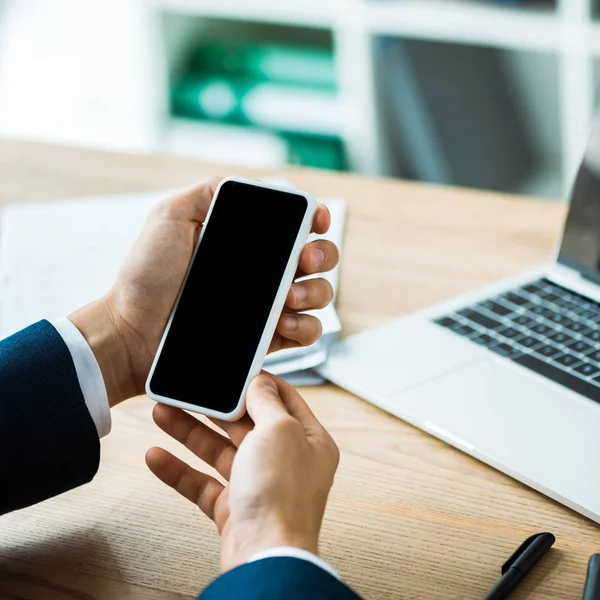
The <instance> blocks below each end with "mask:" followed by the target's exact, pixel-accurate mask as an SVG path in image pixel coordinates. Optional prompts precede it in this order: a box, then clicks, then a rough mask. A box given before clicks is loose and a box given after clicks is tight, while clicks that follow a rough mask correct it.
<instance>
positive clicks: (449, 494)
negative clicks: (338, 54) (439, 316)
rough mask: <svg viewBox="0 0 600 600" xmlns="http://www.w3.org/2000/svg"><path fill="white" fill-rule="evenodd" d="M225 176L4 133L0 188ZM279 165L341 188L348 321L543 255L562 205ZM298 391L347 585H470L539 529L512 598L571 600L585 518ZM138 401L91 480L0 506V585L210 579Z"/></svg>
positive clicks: (210, 533)
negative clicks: (539, 555)
mask: <svg viewBox="0 0 600 600" xmlns="http://www.w3.org/2000/svg"><path fill="white" fill-rule="evenodd" d="M233 171H234V172H236V173H238V174H242V175H243V174H246V175H248V174H250V175H252V174H254V175H257V174H258V173H256V172H248V171H244V170H243V169H234V170H233ZM229 172H230V170H229V169H223V168H222V167H213V166H209V165H205V164H199V163H195V162H191V161H185V160H176V159H170V158H161V157H142V156H127V155H121V154H111V153H101V152H93V151H88V150H79V149H70V148H58V147H52V146H43V145H34V144H29V143H15V142H8V141H4V142H0V201H2V202H7V201H17V200H31V199H45V198H59V197H70V196H85V195H92V194H105V193H111V192H115V193H116V192H134V191H142V190H152V189H160V188H161V187H162V188H167V187H171V186H181V185H187V184H191V183H192V182H194V181H196V180H199V179H202V178H204V177H206V176H208V175H209V174H229ZM287 175H289V177H290V178H291V179H292V180H293V181H295V182H296V183H297V185H299V186H300V187H303V188H306V189H308V190H310V191H312V192H314V193H316V194H318V195H324V196H327V195H329V196H332V195H339V196H343V197H345V198H347V200H348V202H349V222H348V228H347V236H346V248H345V252H344V259H343V267H342V278H341V289H340V294H339V311H340V313H341V317H342V321H343V323H344V331H345V333H346V334H348V333H351V332H355V331H359V330H361V329H364V328H366V327H369V326H372V325H375V324H377V323H379V322H382V321H385V320H387V319H390V318H393V317H397V316H400V315H403V314H405V313H408V312H409V311H412V310H414V309H417V308H420V307H422V306H424V305H426V304H429V303H432V302H435V301H437V300H441V299H442V298H445V297H447V296H450V295H453V294H456V293H459V292H463V291H466V290H468V289H470V288H473V287H475V286H478V285H480V284H483V283H486V282H489V281H492V280H494V279H496V278H498V277H501V276H504V275H507V274H509V273H512V272H514V271H516V270H518V269H521V268H523V267H527V266H529V265H532V264H535V263H538V262H541V261H544V260H546V259H547V258H548V256H549V255H550V252H551V249H552V245H553V240H554V238H555V235H556V234H557V232H558V231H559V229H560V226H561V223H562V220H563V218H564V207H562V206H558V205H555V204H550V203H538V202H534V201H531V200H525V199H520V200H519V199H513V198H508V197H506V196H501V195H496V194H489V193H479V192H472V191H464V190H456V189H447V188H439V187H429V186H425V185H417V184H408V183H401V182H396V181H382V180H375V179H365V178H359V177H353V176H342V175H331V174H326V173H319V172H314V171H300V170H290V171H289V173H287ZM304 393H305V396H306V398H307V399H308V401H309V402H310V404H311V406H312V407H313V409H314V410H315V411H316V413H317V414H318V416H319V417H320V418H321V420H322V421H323V422H324V424H325V425H326V426H327V427H328V428H329V430H330V431H331V432H332V433H333V435H334V437H335V439H336V440H337V442H338V443H339V445H340V447H341V450H342V461H341V465H340V469H339V473H338V476H337V479H336V483H335V486H334V489H333V491H332V494H331V501H330V504H329V508H328V512H327V516H326V521H325V526H324V531H323V537H322V550H323V555H324V557H325V558H326V559H327V560H329V561H330V562H331V563H332V564H333V565H334V566H335V567H336V568H337V569H339V571H340V572H341V573H342V575H343V577H344V579H345V580H346V581H347V582H349V583H350V584H351V585H353V586H354V587H355V588H356V589H357V590H358V591H359V592H360V593H362V594H364V595H365V596H366V597H367V598H372V599H375V600H386V599H390V600H391V599H394V600H396V599H399V598H406V599H408V598H424V599H427V600H432V599H436V598H439V599H444V600H451V599H457V600H458V599H460V600H463V599H469V598H474V599H475V598H480V597H481V596H482V594H483V593H484V592H485V591H486V589H487V588H488V587H489V586H490V585H491V584H492V583H493V582H494V581H495V580H496V578H497V576H498V574H499V570H500V565H501V563H502V562H503V559H504V558H506V557H508V555H509V553H511V552H512V551H513V550H514V549H515V547H516V546H517V545H518V543H520V542H521V541H522V540H523V539H524V538H525V537H526V536H527V535H529V534H530V533H532V532H537V531H541V530H550V531H552V532H554V533H555V534H556V535H557V538H558V543H557V545H556V549H555V550H553V551H552V553H551V554H550V555H549V557H548V558H547V559H546V560H544V562H543V563H542V565H540V568H538V569H537V570H536V571H535V573H534V574H532V576H531V577H530V579H529V580H528V581H526V583H525V584H524V585H523V586H522V589H521V590H520V591H519V593H517V594H515V596H514V598H515V600H518V599H524V598H528V599H538V598H553V599H557V600H558V599H561V600H562V599H565V598H580V597H581V592H582V587H583V581H584V576H585V570H586V564H587V558H588V556H589V555H590V554H591V553H593V552H595V551H600V535H599V534H600V530H599V529H598V527H597V526H596V525H594V524H593V523H591V522H590V521H588V520H586V519H584V518H583V517H580V516H579V515H577V514H575V513H573V512H571V511H570V510H568V509H566V508H564V507H562V506H560V505H558V504H556V503H554V502H552V501H550V500H548V499H547V498H545V497H543V496H541V495H540V494H538V493H536V492H533V491H531V490H529V489H528V488H526V487H525V486H523V485H520V484H518V483H515V482H514V481H512V480H511V479H509V478H508V477H506V476H504V475H502V474H500V473H497V472H496V471H494V470H493V469H491V468H489V467H487V466H485V465H483V464H480V463H478V462H477V461H475V460H474V459H472V458H469V457H467V456H465V455H463V454H461V453H460V452H458V451H457V450H454V449H452V448H450V447H449V446H446V445H445V444H443V443H442V442H439V441H437V440H436V439H434V438H432V437H430V436H428V435H426V434H424V433H423V432H421V431H419V430H417V429H414V428H413V427H410V426H409V425H407V424H405V423H403V422H401V421H399V420H397V419H395V418H392V417H390V416H388V415H387V414H385V413H383V412H381V411H379V410H377V409H376V408H373V407H372V406H370V405H369V404H367V403H366V402H363V401H361V400H359V399H358V398H356V397H354V396H352V395H350V394H348V393H346V392H343V391H341V390H339V389H337V388H335V387H333V386H325V387H321V388H318V389H306V390H305V392H304ZM150 407H151V405H150V402H149V401H148V400H146V399H139V400H134V401H132V402H131V403H129V404H128V405H125V406H122V407H119V409H117V410H116V411H115V412H114V422H113V432H112V433H111V435H110V436H109V437H108V438H107V439H105V440H104V441H103V444H102V445H103V462H102V467H101V469H100V473H99V474H98V477H97V478H96V479H95V481H94V482H93V483H92V484H90V485H88V486H85V487H84V488H81V489H78V490H75V491H73V492H70V493H68V494H66V495H65V496H63V497H61V498H57V499H54V500H52V501H49V502H46V503H45V504H43V505H40V506H36V507H32V508H30V509H28V510H25V511H21V512H19V513H16V514H11V515H8V516H5V517H3V518H2V520H1V521H0V599H2V600H6V599H8V598H11V599H14V598H19V599H24V600H42V599H43V600H47V599H50V598H51V599H52V600H74V599H84V598H85V599H94V600H109V599H110V600H113V599H116V598H119V599H120V600H125V599H130V600H142V599H144V600H174V599H190V598H193V597H194V596H195V594H196V593H197V592H198V591H199V590H200V589H201V588H202V587H203V586H204V585H206V584H207V583H208V582H209V581H210V580H211V579H212V578H213V577H215V576H216V575H217V573H218V558H217V555H218V542H217V535H216V533H215V531H214V528H213V526H212V524H211V523H209V522H208V521H207V520H206V519H205V518H204V517H203V516H202V515H201V514H200V513H199V511H197V510H196V509H195V508H194V507H193V506H192V505H190V504H188V503H187V502H185V501H184V500H183V499H181V498H180V497H178V496H177V495H176V494H174V493H173V492H171V490H169V489H167V488H166V487H164V486H163V485H162V484H160V483H159V482H158V481H156V480H155V479H154V478H153V476H152V475H151V474H150V473H149V472H148V471H147V470H146V468H145V466H144V464H143V455H144V451H145V450H146V449H147V448H148V447H149V446H151V445H154V444H160V443H163V444H164V443H165V442H166V440H165V438H164V436H163V435H162V434H161V433H160V432H158V431H156V430H155V428H154V427H153V426H152V424H151V422H150ZM599 435H600V432H599ZM167 445H168V446H169V447H173V445H172V444H167ZM599 476H600V474H599ZM149 538H158V540H159V542H158V543H152V544H149V543H148V539H149Z"/></svg>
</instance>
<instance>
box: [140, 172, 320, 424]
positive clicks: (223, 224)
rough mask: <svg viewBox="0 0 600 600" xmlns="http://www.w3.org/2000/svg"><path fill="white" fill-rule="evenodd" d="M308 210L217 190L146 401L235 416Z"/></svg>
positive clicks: (243, 191)
mask: <svg viewBox="0 0 600 600" xmlns="http://www.w3.org/2000/svg"><path fill="white" fill-rule="evenodd" d="M316 208H317V204H316V202H315V200H314V199H313V198H312V197H311V196H310V195H309V194H306V193H304V192H300V191H296V190H291V189H287V188H284V187H280V186H277V185H271V184H268V183H263V182H260V181H252V180H247V179H240V178H237V177H230V178H228V179H225V180H223V181H222V182H221V184H220V185H219V187H218V188H217V190H216V192H215V196H214V198H213V201H212V204H211V206H210V209H209V211H208V215H207V217H206V220H205V222H204V226H203V227H202V231H201V233H200V238H199V240H198V244H197V246H196V249H195V251H194V254H193V256H192V260H191V262H190V266H189V268H188V272H187V274H186V276H185V279H184V282H183V285H182V287H181V290H180V292H179V296H178V298H177V301H176V303H175V306H174V308H173V312H172V313H171V317H170V318H169V322H168V324H167V327H166V329H165V332H164V335H163V338H162V341H161V343H160V346H159V348H158V352H157V354H156V357H155V359H154V363H153V365H152V369H151V370H150V374H149V375H148V380H147V381H146V393H147V394H148V396H150V398H152V399H154V400H156V401H158V402H163V403H165V404H170V405H172V406H178V407H180V408H184V409H186V410H190V411H194V412H198V413H202V414H205V415H207V416H209V417H213V418H217V419H222V420H226V421H235V420H236V419H239V418H240V417H242V416H243V414H244V412H245V409H246V406H245V397H246V391H247V389H248V386H249V384H250V382H251V380H252V379H253V378H254V377H255V376H256V375H258V373H259V372H260V370H261V368H262V364H263V361H264V359H265V356H266V354H267V351H268V349H269V344H270V343H271V339H272V338H273V335H274V333H275V328H276V326H277V322H278V320H279V317H280V315H281V311H282V310H283V306H284V304H285V299H286V297H287V294H288V291H289V289H290V286H291V285H292V282H293V280H294V276H295V273H296V270H297V268H298V261H299V259H300V253H301V251H302V248H303V247H304V245H305V243H306V241H307V239H308V236H309V234H310V230H311V226H312V221H313V217H314V214H315V210H316Z"/></svg>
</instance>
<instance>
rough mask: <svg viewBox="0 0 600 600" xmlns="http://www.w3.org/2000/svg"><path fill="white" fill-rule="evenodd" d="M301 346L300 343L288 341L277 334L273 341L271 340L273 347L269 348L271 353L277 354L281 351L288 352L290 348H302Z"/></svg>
mask: <svg viewBox="0 0 600 600" xmlns="http://www.w3.org/2000/svg"><path fill="white" fill-rule="evenodd" d="M300 347H301V344H299V343H298V342H294V341H293V340H288V339H287V338H285V337H283V336H282V335H281V334H280V333H277V332H275V335H274V336H273V339H272V340H271V345H270V346H269V352H277V351H279V350H287V349H288V348H300Z"/></svg>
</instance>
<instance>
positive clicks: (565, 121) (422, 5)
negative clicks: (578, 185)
mask: <svg viewBox="0 0 600 600" xmlns="http://www.w3.org/2000/svg"><path fill="white" fill-rule="evenodd" d="M2 3H4V4H5V5H6V6H7V7H8V10H7V11H6V13H7V14H8V13H19V14H20V13H22V20H21V19H17V20H15V18H14V14H12V21H11V30H10V31H9V32H8V33H9V34H10V35H6V33H5V32H4V31H3V32H2V33H3V36H2V45H1V46H0V67H2V68H0V109H1V110H0V117H1V118H0V129H4V130H7V128H8V129H10V131H11V132H12V134H13V135H17V136H18V135H21V134H22V135H31V136H34V135H47V136H48V135H51V136H54V135H55V134H58V133H60V132H62V134H63V135H67V137H68V138H69V141H71V142H75V143H76V142H77V141H78V139H79V138H81V142H86V143H90V144H94V143H96V142H97V145H102V146H107V145H112V146H113V147H114V146H117V145H118V144H121V145H125V146H127V147H129V146H131V147H135V148H138V147H139V146H144V147H143V148H140V149H145V150H149V151H153V150H156V149H159V150H160V146H157V144H158V143H159V142H157V140H161V139H162V140H163V141H164V140H165V135H164V134H165V115H166V114H167V112H168V106H167V104H168V103H167V98H168V91H167V86H168V76H167V75H168V74H169V73H172V72H173V70H172V67H173V64H171V63H170V60H172V59H173V57H178V56H182V55H184V54H185V52H186V50H187V49H188V48H187V47H186V45H185V44H186V43H187V42H189V44H188V46H189V47H191V45H193V44H194V43H196V41H197V39H198V37H199V36H200V35H202V34H203V33H205V32H206V31H207V30H210V29H211V28H212V27H213V26H215V27H216V28H215V30H214V33H217V34H218V32H220V31H221V30H223V31H227V30H228V28H229V27H230V25H231V26H232V28H231V30H232V31H233V32H238V31H239V32H241V33H243V32H244V31H245V29H246V27H245V23H248V24H250V26H253V25H259V26H260V24H263V23H264V24H265V25H281V26H290V27H299V28H307V29H313V28H314V29H318V30H322V32H320V33H318V34H317V37H318V36H321V38H322V39H327V40H331V42H332V43H333V48H334V50H335V54H336V69H337V79H338V83H339V91H340V102H341V105H340V117H341V118H342V120H343V128H342V132H343V137H344V140H345V142H346V144H347V147H348V153H349V157H350V161H351V165H352V167H353V168H354V169H355V170H357V171H361V172H366V173H372V174H381V173H386V163H387V158H388V155H389V151H388V145H387V144H386V140H387V136H388V134H387V132H386V130H385V124H382V123H380V121H379V119H380V113H379V104H378V102H377V82H376V81H375V72H374V71H375V70H374V63H375V60H374V53H373V46H374V45H373V44H372V41H373V39H374V38H376V37H377V36H391V37H403V38H410V39H418V40H422V41H424V42H446V43H452V44H460V45H466V46H473V50H472V52H473V53H477V52H478V50H477V48H476V47H477V46H486V47H492V48H498V49H500V50H506V51H508V52H507V53H506V54H505V56H506V57H507V63H511V62H514V61H513V59H515V60H516V61H517V62H521V63H523V64H525V63H527V64H529V65H530V64H534V63H535V62H536V60H537V56H536V55H537V54H538V53H539V54H541V55H544V57H545V58H550V59H551V60H552V61H553V62H554V64H555V65H556V69H555V71H554V72H553V73H552V76H551V77H549V76H548V77H547V76H546V75H545V74H544V73H542V70H541V69H540V70H539V72H538V70H537V68H536V67H535V65H534V67H533V68H530V67H527V68H524V69H523V70H522V73H524V75H523V76H521V77H520V79H519V81H518V83H517V84H516V88H517V90H518V91H519V94H520V96H521V99H520V102H521V103H522V104H523V106H525V105H529V114H530V115H531V114H534V115H538V116H539V118H537V120H536V119H531V121H532V129H533V132H534V138H535V144H536V147H539V148H540V149H541V152H540V155H541V156H542V157H548V156H551V157H552V158H551V160H558V161H559V162H560V168H556V169H545V168H544V169H542V171H541V172H540V173H537V174H535V176H534V181H533V183H532V185H530V186H525V187H528V189H530V190H532V191H534V192H535V191H536V190H538V191H537V192H535V193H541V194H542V195H548V192H544V190H550V191H552V190H557V189H559V188H561V189H562V190H563V193H564V191H565V190H566V189H567V188H568V183H569V182H570V181H571V180H572V177H573V175H574V172H575V170H576V168H577V166H578V164H579V161H580V159H581V155H582V152H583V147H584V144H585V139H586V137H587V131H588V127H589V122H590V121H591V116H592V107H593V102H592V99H593V97H594V95H595V92H596V85H597V84H600V19H598V20H594V19H593V18H592V10H591V9H592V4H593V0H556V2H555V3H553V2H550V1H548V2H537V1H536V2H534V3H532V4H528V3H515V4H509V3H494V2H491V1H490V0H300V1H299V2H290V1H286V0H105V1H104V2H102V3H94V8H93V9H91V8H90V7H89V6H88V4H89V3H82V2H81V0H52V2H49V0H35V2H34V1H33V0H32V1H31V2H29V3H25V2H22V0H0V5H2ZM554 4H555V5H556V6H554ZM84 5H85V6H84ZM41 7H43V8H41ZM28 12H29V13H31V14H28ZM65 15H66V16H68V20H67V21H66V20H65ZM163 15H169V18H166V19H165V18H163ZM171 17H173V18H171ZM188 17H189V18H188ZM32 20H33V21H35V23H34V24H32V23H31V21H32ZM213 20H214V21H219V20H222V21H230V22H231V23H224V24H223V26H221V24H219V23H218V22H217V23H216V24H215V23H214V22H213ZM234 21H235V22H237V23H236V24H235V25H233V22H234ZM66 22H68V27H67V26H65V23H66ZM167 30H168V31H167ZM17 33H18V35H17ZM283 33H284V35H285V30H283ZM236 34H237V33H236ZM277 35H280V32H278V33H277ZM301 35H304V34H303V33H301ZM309 35H312V34H311V33H310V32H309ZM13 38H14V39H13ZM109 38H110V44H109V45H108V46H107V45H106V44H104V43H103V40H106V39H109ZM166 38H168V40H166ZM7 48H9V49H10V54H11V56H10V57H8V54H9V53H8V52H7ZM72 48H77V52H76V53H73V51H72ZM107 49H108V50H107ZM5 60H6V61H7V62H6V63H5V62H4V61H5ZM542 62H544V61H542ZM540 64H541V63H540ZM52 69H54V71H53V70H52ZM57 69H58V70H57ZM40 74H41V75H40ZM40 77H41V79H40ZM50 80H52V81H51V84H52V85H46V86H45V87H44V86H42V87H44V102H43V103H42V104H39V102H38V103H37V105H36V106H37V110H36V111H33V112H32V114H31V116H30V115H29V111H30V109H29V106H30V105H32V104H33V103H34V101H35V98H36V97H37V96H36V95H35V93H32V90H38V89H39V81H42V82H46V81H50ZM57 82H58V83H57ZM459 83H460V82H457V84H459ZM532 90H533V92H536V93H532ZM67 92H68V93H67ZM66 96H68V97H66ZM32 98H33V100H32ZM527 98H530V99H531V98H532V99H533V101H528V100H527ZM549 98H555V99H558V105H559V109H555V108H554V106H552V107H551V108H552V110H547V108H548V105H549V102H548V99H549ZM531 106H533V112H532V109H531ZM25 113H27V114H25ZM556 113H558V114H556ZM534 121H535V122H534ZM123 123H126V124H127V127H124V126H123V125H122V124H123ZM67 125H68V126H69V127H68V128H67ZM180 125H181V127H180ZM189 131H191V130H189ZM189 131H188V128H187V127H184V126H183V124H181V123H180V124H179V125H178V124H175V126H174V127H173V128H172V130H171V133H170V136H171V137H170V140H171V143H173V144H174V146H175V147H177V148H186V150H185V152H191V153H196V152H200V151H203V145H202V146H201V147H200V150H197V149H196V146H195V139H194V138H193V136H188V133H189ZM65 132H67V133H66V134H65ZM535 132H538V133H539V132H542V134H543V133H548V132H550V133H551V135H542V134H540V135H535ZM186 136H188V137H186ZM53 139H54V137H53ZM223 139H225V137H223ZM558 139H560V142H558V141H557V140H558ZM261 143H263V145H264V147H265V148H267V147H271V146H269V144H270V142H269V140H267V138H264V139H263V140H262V142H261ZM559 145H560V147H557V146H559ZM272 149H273V154H272V156H278V151H277V149H276V146H275V145H273V146H272ZM177 151H178V150H177ZM266 154H268V152H266ZM557 155H558V158H556V157H557ZM273 160H275V159H273ZM277 160H279V159H277ZM547 162H548V161H547ZM388 170H389V169H388ZM557 182H560V184H561V185H557ZM552 195H560V194H555V193H552Z"/></svg>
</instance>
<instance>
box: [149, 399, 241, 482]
mask: <svg viewBox="0 0 600 600" xmlns="http://www.w3.org/2000/svg"><path fill="white" fill-rule="evenodd" d="M152 416H153V418H154V422H155V423H156V424H157V425H158V426H159V427H160V428H161V429H162V430H163V431H164V432H165V433H167V434H169V435H170V436H171V437H172V438H174V439H175V440H177V441H178V442H179V443H181V444H183V445H184V446H185V447H186V448H187V449H188V450H190V451H191V452H193V453H194V454H195V455H196V456H197V457H198V458H199V459H200V460H203V461H204V462H205V463H206V464H207V465H210V466H211V467H213V468H214V469H215V470H216V471H217V472H218V473H219V474H220V475H222V476H223V477H224V478H225V479H227V480H229V476H230V475H231V465H232V464H233V459H234V458H235V452H236V448H235V446H234V445H233V444H232V443H231V440H229V439H228V438H226V437H225V436H223V435H221V434H220V433H218V432H217V431H215V430H214V429H211V428H210V427H208V426H207V425H205V424H204V423H202V422H200V421H198V419H195V418H194V417H192V415H190V414H188V413H186V412H184V411H183V410H181V409H180V408H175V407H174V406H167V405H166V404H157V405H156V406H155V407H154V410H153V411H152Z"/></svg>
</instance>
